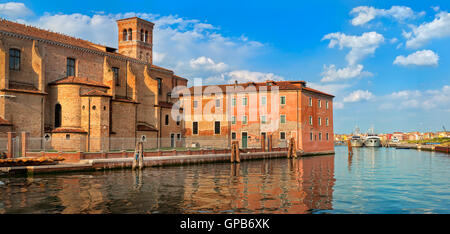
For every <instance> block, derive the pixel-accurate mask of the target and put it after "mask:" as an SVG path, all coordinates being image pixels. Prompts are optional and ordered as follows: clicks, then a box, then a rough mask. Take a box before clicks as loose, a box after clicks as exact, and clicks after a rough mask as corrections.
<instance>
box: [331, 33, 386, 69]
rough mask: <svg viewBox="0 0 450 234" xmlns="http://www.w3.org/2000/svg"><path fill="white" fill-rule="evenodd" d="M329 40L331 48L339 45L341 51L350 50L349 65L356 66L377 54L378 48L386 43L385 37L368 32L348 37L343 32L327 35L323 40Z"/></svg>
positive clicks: (347, 58) (348, 55)
mask: <svg viewBox="0 0 450 234" xmlns="http://www.w3.org/2000/svg"><path fill="white" fill-rule="evenodd" d="M325 39H329V40H330V43H329V44H328V47H329V48H334V47H335V46H336V45H339V49H343V48H350V52H349V53H348V54H347V56H346V60H347V62H348V63H349V65H354V64H356V63H357V62H358V61H360V60H361V59H363V58H364V57H366V56H367V55H370V54H373V53H375V50H376V49H377V48H378V46H379V45H380V44H381V43H383V42H384V37H383V35H381V34H379V33H377V32H366V33H363V34H362V35H361V36H352V35H346V34H344V33H341V32H337V33H330V34H327V35H325V36H324V37H323V38H322V40H325Z"/></svg>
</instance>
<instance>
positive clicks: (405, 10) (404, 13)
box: [350, 6, 425, 26]
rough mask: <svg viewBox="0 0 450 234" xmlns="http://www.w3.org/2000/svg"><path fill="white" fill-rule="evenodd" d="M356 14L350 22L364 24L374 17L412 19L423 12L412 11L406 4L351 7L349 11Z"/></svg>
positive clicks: (400, 19) (399, 19)
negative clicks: (379, 6) (387, 7)
mask: <svg viewBox="0 0 450 234" xmlns="http://www.w3.org/2000/svg"><path fill="white" fill-rule="evenodd" d="M350 14H352V15H356V16H355V18H353V19H352V21H351V22H352V24H353V25H355V26H357V25H364V24H366V23H368V22H369V21H371V20H373V19H375V18H376V17H392V18H394V19H396V20H398V21H401V22H403V21H404V20H406V19H414V18H417V17H419V16H422V15H424V14H425V12H423V11H422V12H414V11H413V10H412V9H411V8H409V7H406V6H392V7H391V8H390V9H388V10H385V9H377V8H374V7H369V6H359V7H355V8H353V9H352V11H351V12H350Z"/></svg>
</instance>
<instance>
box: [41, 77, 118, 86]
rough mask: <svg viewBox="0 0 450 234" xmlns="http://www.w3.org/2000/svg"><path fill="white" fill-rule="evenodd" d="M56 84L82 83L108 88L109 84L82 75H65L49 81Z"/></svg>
mask: <svg viewBox="0 0 450 234" xmlns="http://www.w3.org/2000/svg"><path fill="white" fill-rule="evenodd" d="M58 84H82V85H89V86H96V87H102V88H109V86H107V85H105V84H103V83H101V82H98V81H94V80H90V79H88V78H84V77H76V76H69V77H65V78H62V79H59V80H55V81H52V82H50V83H49V85H58Z"/></svg>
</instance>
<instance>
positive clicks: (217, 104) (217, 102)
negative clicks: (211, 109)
mask: <svg viewBox="0 0 450 234" xmlns="http://www.w3.org/2000/svg"><path fill="white" fill-rule="evenodd" d="M216 107H220V99H216Z"/></svg>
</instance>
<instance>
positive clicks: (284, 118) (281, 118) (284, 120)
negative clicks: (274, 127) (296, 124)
mask: <svg viewBox="0 0 450 234" xmlns="http://www.w3.org/2000/svg"><path fill="white" fill-rule="evenodd" d="M280 123H286V115H281V116H280Z"/></svg>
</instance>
